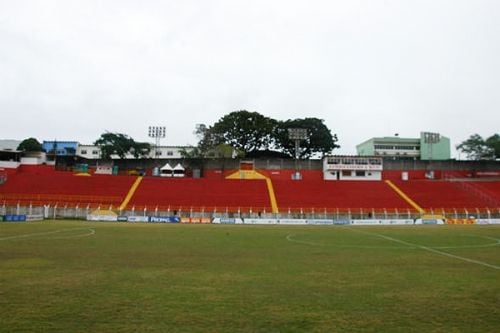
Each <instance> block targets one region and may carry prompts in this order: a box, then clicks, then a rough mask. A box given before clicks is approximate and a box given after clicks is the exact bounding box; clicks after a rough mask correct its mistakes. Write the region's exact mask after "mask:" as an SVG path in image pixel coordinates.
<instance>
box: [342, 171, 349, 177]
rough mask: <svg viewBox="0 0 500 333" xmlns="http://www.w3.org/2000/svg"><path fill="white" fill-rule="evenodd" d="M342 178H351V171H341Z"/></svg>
mask: <svg viewBox="0 0 500 333" xmlns="http://www.w3.org/2000/svg"><path fill="white" fill-rule="evenodd" d="M342 176H344V177H351V170H342Z"/></svg>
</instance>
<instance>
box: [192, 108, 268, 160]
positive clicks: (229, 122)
mask: <svg viewBox="0 0 500 333" xmlns="http://www.w3.org/2000/svg"><path fill="white" fill-rule="evenodd" d="M276 127H277V121H276V120H274V119H271V118H269V117H266V116H263V115H261V114H260V113H258V112H250V111H246V110H241V111H234V112H231V113H229V114H227V115H225V116H224V117H222V118H221V119H219V121H217V122H216V123H215V124H214V125H213V126H210V127H206V126H205V127H203V128H202V127H197V131H199V132H200V134H202V136H203V138H202V139H201V141H200V143H199V147H200V149H201V150H202V151H203V152H208V151H209V150H211V149H213V148H214V147H217V146H220V145H224V144H225V145H228V146H231V147H233V148H234V149H236V150H237V151H239V152H241V153H243V154H245V153H250V152H255V151H258V150H265V149H269V148H270V147H271V146H272V143H273V132H274V130H275V129H276Z"/></svg>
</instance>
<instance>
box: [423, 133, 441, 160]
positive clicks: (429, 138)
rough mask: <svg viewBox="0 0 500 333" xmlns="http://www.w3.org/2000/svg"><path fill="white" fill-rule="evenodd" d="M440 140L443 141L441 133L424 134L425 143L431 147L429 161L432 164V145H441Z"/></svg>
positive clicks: (429, 148)
mask: <svg viewBox="0 0 500 333" xmlns="http://www.w3.org/2000/svg"><path fill="white" fill-rule="evenodd" d="M439 140H441V137H440V135H439V133H430V132H425V133H424V142H425V143H427V144H429V147H428V150H429V161H431V162H432V145H433V144H435V143H439Z"/></svg>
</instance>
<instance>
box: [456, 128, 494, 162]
mask: <svg viewBox="0 0 500 333" xmlns="http://www.w3.org/2000/svg"><path fill="white" fill-rule="evenodd" d="M457 149H458V150H460V151H461V152H462V153H465V154H466V155H467V158H468V159H471V160H486V159H494V158H495V156H500V135H498V134H494V135H492V136H491V137H489V138H488V139H486V140H484V139H483V138H482V137H481V136H480V135H479V134H473V135H471V136H470V137H469V138H468V139H467V140H465V141H464V142H462V143H460V144H459V145H457Z"/></svg>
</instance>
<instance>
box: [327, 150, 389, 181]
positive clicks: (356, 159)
mask: <svg viewBox="0 0 500 333" xmlns="http://www.w3.org/2000/svg"><path fill="white" fill-rule="evenodd" d="M382 170H383V161H382V158H381V157H374V156H370V157H360V156H327V157H325V158H324V159H323V179H324V180H382Z"/></svg>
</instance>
